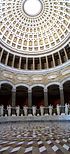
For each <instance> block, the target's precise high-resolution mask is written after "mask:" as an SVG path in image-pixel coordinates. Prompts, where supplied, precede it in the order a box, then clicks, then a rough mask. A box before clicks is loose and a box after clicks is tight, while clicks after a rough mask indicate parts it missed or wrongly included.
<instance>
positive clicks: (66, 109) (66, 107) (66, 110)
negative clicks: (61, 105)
mask: <svg viewBox="0 0 70 154" xmlns="http://www.w3.org/2000/svg"><path fill="white" fill-rule="evenodd" d="M65 114H66V115H68V104H67V103H66V104H65Z"/></svg>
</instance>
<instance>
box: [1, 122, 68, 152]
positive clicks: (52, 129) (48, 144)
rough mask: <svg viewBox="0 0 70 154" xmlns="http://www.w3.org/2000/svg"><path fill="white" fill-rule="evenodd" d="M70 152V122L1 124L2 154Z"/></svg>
mask: <svg viewBox="0 0 70 154" xmlns="http://www.w3.org/2000/svg"><path fill="white" fill-rule="evenodd" d="M9 153H12V154H70V123H69V122H27V123H25V122H22V123H5V124H0V154H9Z"/></svg>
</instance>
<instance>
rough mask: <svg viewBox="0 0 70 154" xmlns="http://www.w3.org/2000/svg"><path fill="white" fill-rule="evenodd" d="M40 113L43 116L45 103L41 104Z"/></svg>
mask: <svg viewBox="0 0 70 154" xmlns="http://www.w3.org/2000/svg"><path fill="white" fill-rule="evenodd" d="M40 113H41V116H43V115H44V106H43V105H41V106H40Z"/></svg>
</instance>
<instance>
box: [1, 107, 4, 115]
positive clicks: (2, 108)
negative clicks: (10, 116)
mask: <svg viewBox="0 0 70 154" xmlns="http://www.w3.org/2000/svg"><path fill="white" fill-rule="evenodd" d="M3 110H4V106H3V105H1V106H0V115H1V116H3Z"/></svg>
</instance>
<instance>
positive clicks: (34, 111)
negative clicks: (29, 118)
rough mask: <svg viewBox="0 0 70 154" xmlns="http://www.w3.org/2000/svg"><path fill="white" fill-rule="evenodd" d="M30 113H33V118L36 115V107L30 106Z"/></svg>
mask: <svg viewBox="0 0 70 154" xmlns="http://www.w3.org/2000/svg"><path fill="white" fill-rule="evenodd" d="M32 112H33V116H35V115H36V106H35V105H34V106H32Z"/></svg>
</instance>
